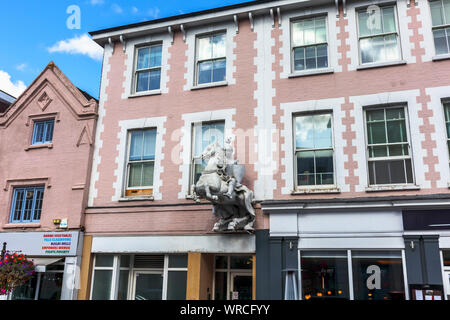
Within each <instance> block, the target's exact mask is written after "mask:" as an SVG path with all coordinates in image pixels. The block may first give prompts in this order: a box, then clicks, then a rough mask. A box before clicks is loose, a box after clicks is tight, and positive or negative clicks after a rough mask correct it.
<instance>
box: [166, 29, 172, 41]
mask: <svg viewBox="0 0 450 320" xmlns="http://www.w3.org/2000/svg"><path fill="white" fill-rule="evenodd" d="M167 31H168V32H169V34H170V36H171V38H172V40H171V41H170V43H171V44H173V30H172V27H171V26H168V27H167Z"/></svg>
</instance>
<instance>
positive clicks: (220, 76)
mask: <svg viewBox="0 0 450 320" xmlns="http://www.w3.org/2000/svg"><path fill="white" fill-rule="evenodd" d="M225 76H226V60H225V59H220V60H215V61H214V63H213V75H212V81H213V82H217V81H225Z"/></svg>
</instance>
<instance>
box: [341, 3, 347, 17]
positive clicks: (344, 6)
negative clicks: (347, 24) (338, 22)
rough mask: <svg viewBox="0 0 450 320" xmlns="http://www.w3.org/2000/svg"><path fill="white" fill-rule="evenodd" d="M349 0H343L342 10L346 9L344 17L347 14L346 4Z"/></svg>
mask: <svg viewBox="0 0 450 320" xmlns="http://www.w3.org/2000/svg"><path fill="white" fill-rule="evenodd" d="M346 1H347V0H342V10H343V11H344V17H346V16H347V4H346Z"/></svg>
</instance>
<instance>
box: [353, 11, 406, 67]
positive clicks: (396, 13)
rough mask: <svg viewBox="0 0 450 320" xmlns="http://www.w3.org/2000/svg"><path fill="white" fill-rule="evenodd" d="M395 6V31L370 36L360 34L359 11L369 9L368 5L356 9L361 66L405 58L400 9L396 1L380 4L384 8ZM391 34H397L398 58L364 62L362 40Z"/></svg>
mask: <svg viewBox="0 0 450 320" xmlns="http://www.w3.org/2000/svg"><path fill="white" fill-rule="evenodd" d="M389 7H392V8H394V20H395V32H388V33H380V34H377V35H369V36H363V37H361V36H360V34H359V13H360V12H362V11H367V8H368V6H365V7H362V8H361V7H360V8H356V9H355V15H356V35H357V41H358V60H359V65H360V66H370V65H378V64H384V63H390V62H396V61H401V60H402V59H403V52H402V45H401V37H400V24H399V19H398V10H397V4H396V3H387V4H380V5H379V8H380V9H381V10H383V8H389ZM389 35H397V50H398V59H396V60H384V61H376V62H375V61H374V62H366V63H363V62H362V52H361V40H364V39H370V38H374V37H386V36H389Z"/></svg>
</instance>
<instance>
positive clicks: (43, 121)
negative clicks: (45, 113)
mask: <svg viewBox="0 0 450 320" xmlns="http://www.w3.org/2000/svg"><path fill="white" fill-rule="evenodd" d="M40 124H42V125H43V126H44V127H43V133H42V138H43V141H36V135H37V125H40ZM50 125H51V130H52V135H51V140H47V131H48V130H49V126H50ZM54 133H55V119H54V118H51V119H40V120H33V134H32V137H31V145H32V146H40V145H47V144H52V143H53V135H54Z"/></svg>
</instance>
